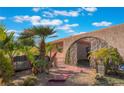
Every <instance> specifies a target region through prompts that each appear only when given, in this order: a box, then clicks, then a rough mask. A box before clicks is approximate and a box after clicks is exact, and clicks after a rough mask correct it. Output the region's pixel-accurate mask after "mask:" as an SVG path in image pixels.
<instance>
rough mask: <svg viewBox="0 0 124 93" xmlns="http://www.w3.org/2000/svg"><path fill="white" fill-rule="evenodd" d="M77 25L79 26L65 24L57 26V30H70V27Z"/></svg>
mask: <svg viewBox="0 0 124 93" xmlns="http://www.w3.org/2000/svg"><path fill="white" fill-rule="evenodd" d="M77 26H79V24H66V25H63V26H59V27H57V29H59V30H71V27H77Z"/></svg>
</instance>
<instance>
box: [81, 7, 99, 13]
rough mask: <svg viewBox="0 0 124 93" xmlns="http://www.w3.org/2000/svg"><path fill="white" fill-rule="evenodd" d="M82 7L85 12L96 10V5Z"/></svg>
mask: <svg viewBox="0 0 124 93" xmlns="http://www.w3.org/2000/svg"><path fill="white" fill-rule="evenodd" d="M83 9H84V10H85V11H87V12H95V11H97V8H96V7H83Z"/></svg>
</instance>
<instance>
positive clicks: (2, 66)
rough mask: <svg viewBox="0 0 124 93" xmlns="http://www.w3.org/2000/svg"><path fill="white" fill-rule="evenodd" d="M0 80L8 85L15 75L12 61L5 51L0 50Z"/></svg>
mask: <svg viewBox="0 0 124 93" xmlns="http://www.w3.org/2000/svg"><path fill="white" fill-rule="evenodd" d="M0 57H1V58H0V78H2V83H7V82H9V80H10V79H11V77H12V75H13V72H14V70H13V66H12V64H11V61H10V59H9V58H8V57H7V56H6V55H5V53H4V51H3V50H0Z"/></svg>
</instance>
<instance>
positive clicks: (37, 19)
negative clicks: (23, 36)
mask: <svg viewBox="0 0 124 93" xmlns="http://www.w3.org/2000/svg"><path fill="white" fill-rule="evenodd" d="M30 21H31V23H32V24H33V25H39V23H40V21H41V17H40V16H32V17H30Z"/></svg>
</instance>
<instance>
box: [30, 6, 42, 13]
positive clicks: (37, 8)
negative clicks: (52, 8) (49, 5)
mask: <svg viewBox="0 0 124 93" xmlns="http://www.w3.org/2000/svg"><path fill="white" fill-rule="evenodd" d="M40 9H41V8H39V7H35V8H33V9H32V10H33V11H34V12H39V11H40Z"/></svg>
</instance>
